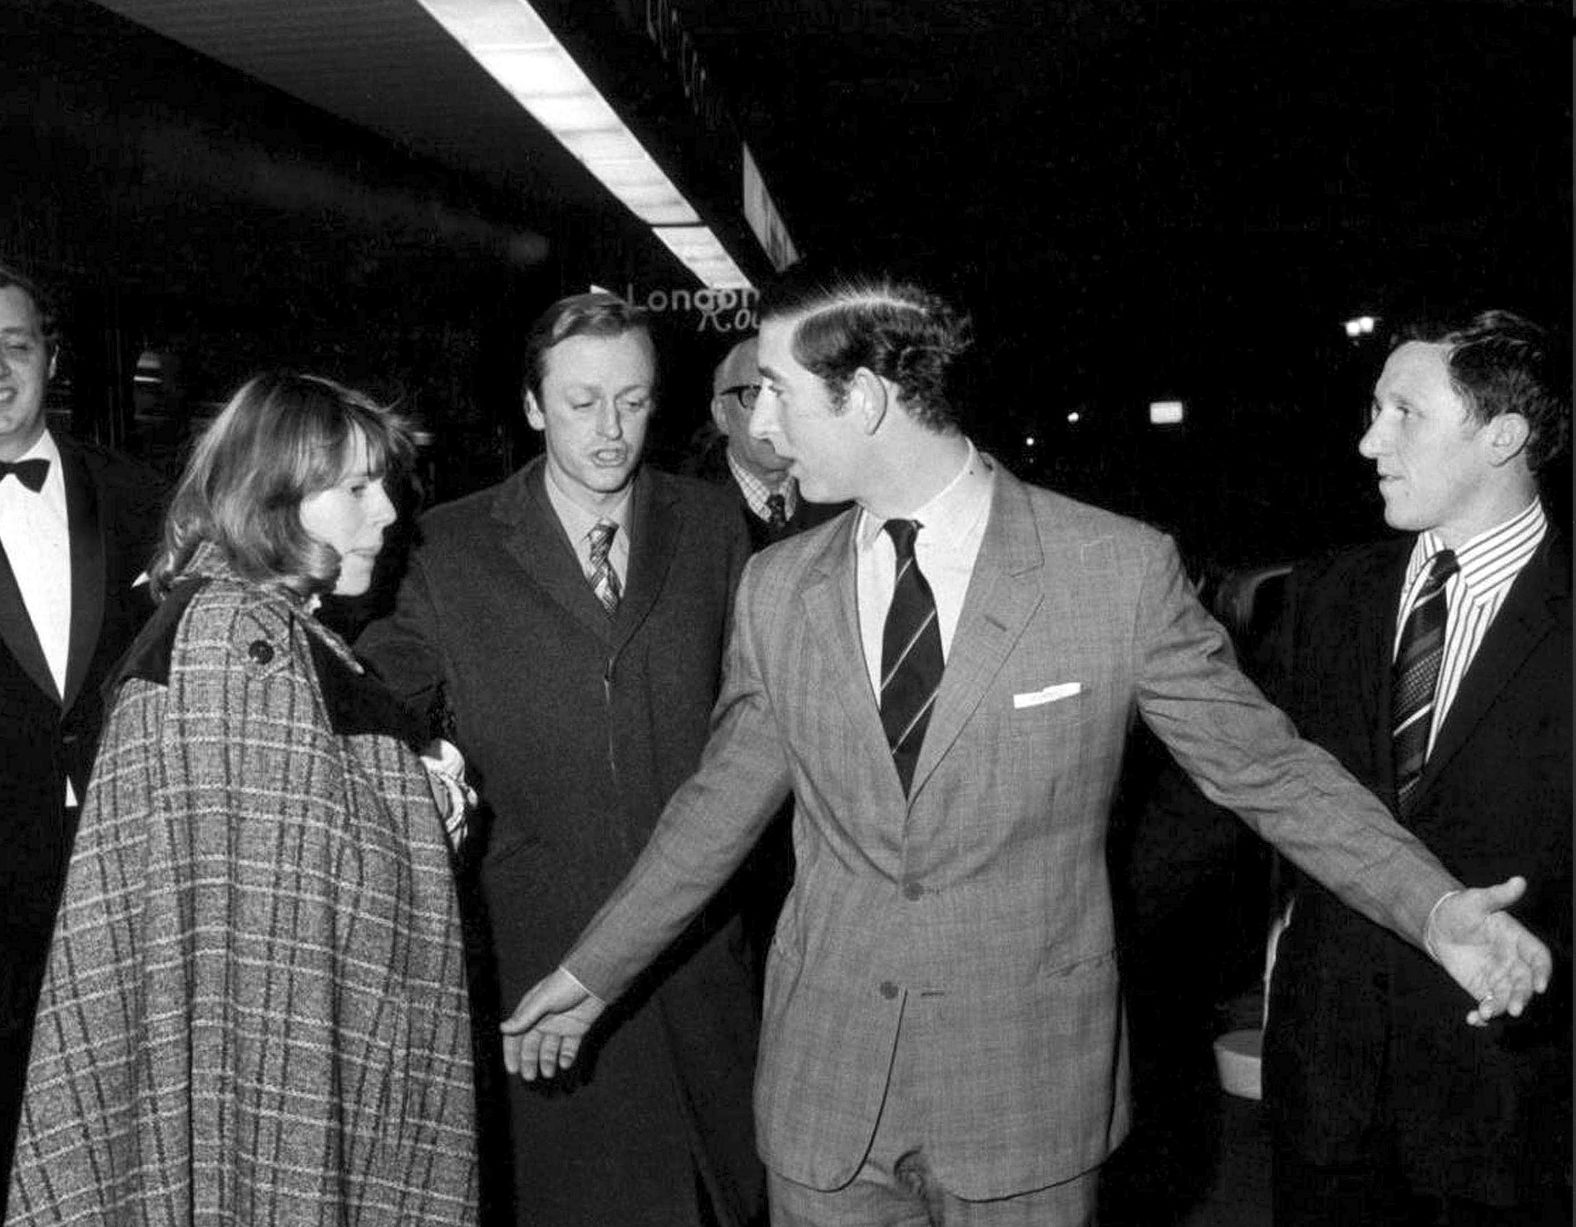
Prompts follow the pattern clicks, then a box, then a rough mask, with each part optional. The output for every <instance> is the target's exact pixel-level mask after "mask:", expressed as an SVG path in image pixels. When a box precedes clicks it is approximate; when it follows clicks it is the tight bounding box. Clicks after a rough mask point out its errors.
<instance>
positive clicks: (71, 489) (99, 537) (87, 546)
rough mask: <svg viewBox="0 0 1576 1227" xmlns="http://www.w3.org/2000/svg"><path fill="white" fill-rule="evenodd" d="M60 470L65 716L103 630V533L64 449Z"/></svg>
mask: <svg viewBox="0 0 1576 1227" xmlns="http://www.w3.org/2000/svg"><path fill="white" fill-rule="evenodd" d="M60 468H61V476H62V477H63V478H64V479H65V483H66V522H67V524H68V525H69V532H70V535H71V644H70V647H69V648H68V649H67V653H66V694H65V701H64V703H63V704H62V709H63V710H66V711H69V710H70V709H71V705H72V704H73V703H75V702H76V701H77V695H78V694H80V693H81V691H82V682H83V679H84V678H86V677H87V674H88V667H89V666H90V665H91V664H92V663H93V652H94V647H95V645H96V644H97V643H98V638H99V631H100V630H101V629H102V628H103V625H104V597H105V590H104V589H105V572H104V532H103V523H102V520H101V518H100V516H99V504H98V492H97V490H96V489H94V486H93V481H92V479H91V478H90V476H89V475H88V471H87V466H86V465H85V464H83V462H82V458H81V457H80V456H79V455H78V454H77V453H76V451H75V450H73V449H72V448H70V447H69V446H66V445H62V446H61V448H60Z"/></svg>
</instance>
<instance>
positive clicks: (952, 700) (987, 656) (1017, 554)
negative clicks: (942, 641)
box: [909, 466, 1076, 799]
mask: <svg viewBox="0 0 1576 1227" xmlns="http://www.w3.org/2000/svg"><path fill="white" fill-rule="evenodd" d="M1069 562H1070V563H1075V562H1076V560H1075V559H1069ZM1044 571H1045V554H1044V550H1043V547H1042V545H1041V542H1040V535H1039V531H1038V529H1037V528H1036V526H1035V519H1034V511H1033V508H1032V507H1031V505H1030V503H1029V497H1028V492H1027V491H1026V490H1025V489H1024V487H1023V485H1022V483H1021V482H1019V481H1018V480H1017V479H1016V478H1014V477H1012V476H1010V475H1009V474H1008V473H1007V472H1006V471H1005V470H1003V469H1001V468H1000V467H999V466H998V467H997V470H996V489H995V492H994V494H993V496H992V498H991V509H990V518H989V520H988V521H987V522H986V525H985V536H984V539H983V540H982V541H981V543H980V552H979V557H978V558H977V559H976V560H975V563H974V574H973V575H972V577H970V580H969V588H968V592H967V594H966V595H965V596H964V600H963V609H962V612H961V614H960V616H959V618H958V626H957V630H956V631H955V632H954V633H953V636H952V651H951V653H950V654H949V656H948V659H947V667H946V669H945V671H944V672H943V673H942V675H941V688H940V690H938V691H937V693H936V707H935V710H934V711H933V712H932V713H931V717H930V726H929V727H928V728H927V729H926V730H925V741H924V744H923V745H922V746H921V747H920V751H919V761H918V762H917V763H915V765H914V782H913V784H912V785H911V787H910V788H909V797H910V799H912V798H913V797H915V796H917V795H918V794H919V790H920V789H921V788H922V787H923V786H924V783H925V781H926V779H928V778H929V776H930V774H931V772H933V771H934V770H935V769H936V765H937V764H938V763H939V762H940V761H941V759H942V757H943V756H944V755H945V754H946V753H947V751H948V750H949V749H951V748H952V745H953V743H954V742H956V741H957V739H958V736H959V734H960V733H962V731H963V728H964V726H965V725H966V724H967V723H968V721H969V718H970V717H971V716H973V714H974V712H975V709H976V708H978V707H979V705H980V701H981V699H983V698H984V695H985V691H986V688H987V687H988V686H989V685H990V683H991V680H992V679H993V678H995V676H996V674H997V673H998V672H1000V670H1001V667H1002V664H1003V662H1005V661H1006V659H1007V656H1008V654H1009V653H1010V652H1011V651H1012V648H1013V645H1014V644H1015V643H1017V642H1018V639H1019V637H1020V636H1022V634H1023V631H1024V628H1025V627H1026V626H1028V624H1029V619H1030V618H1031V617H1033V616H1034V613H1035V611H1036V610H1037V609H1039V607H1040V605H1041V603H1042V602H1043V601H1046V600H1050V601H1053V602H1055V601H1060V602H1063V603H1066V602H1069V601H1070V600H1071V599H1072V596H1071V585H1068V584H1062V585H1058V587H1057V591H1056V592H1054V593H1048V592H1047V591H1046V589H1047V587H1048V585H1046V584H1045V583H1044V582H1043V580H1044ZM1051 614H1052V624H1053V625H1066V623H1067V620H1066V619H1065V618H1063V619H1060V620H1059V621H1058V620H1057V619H1056V611H1055V610H1054V609H1053V610H1052V611H1051Z"/></svg>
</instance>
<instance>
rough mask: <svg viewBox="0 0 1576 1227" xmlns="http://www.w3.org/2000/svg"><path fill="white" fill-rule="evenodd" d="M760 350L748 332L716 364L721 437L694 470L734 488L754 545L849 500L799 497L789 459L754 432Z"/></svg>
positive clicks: (823, 516)
mask: <svg viewBox="0 0 1576 1227" xmlns="http://www.w3.org/2000/svg"><path fill="white" fill-rule="evenodd" d="M756 350H757V345H756V339H755V337H753V336H750V337H746V338H745V339H744V340H742V341H740V342H739V343H738V344H736V345H735V346H734V347H733V348H732V349H730V350H729V351H728V353H727V355H726V356H725V357H724V358H723V360H722V361H721V362H719V363H718V364H717V369H716V371H715V372H713V374H712V379H711V387H712V397H711V418H712V421H713V422H715V423H716V425H717V429H718V431H720V432H721V434H722V436H723V442H722V443H720V444H719V445H717V446H715V447H714V448H712V449H709V450H708V451H707V452H706V453H705V454H703V455H702V456H701V457H700V458H699V459H698V460H697V462H696V463H695V464H694V465H693V466H692V471H693V472H694V474H695V476H697V477H700V478H703V479H705V480H707V481H711V482H713V483H715V484H717V485H724V484H726V485H731V486H732V487H733V489H734V490H735V491H736V492H737V494H738V496H739V504H740V506H741V507H742V508H743V510H744V522H745V525H746V527H747V528H748V529H749V532H750V545H751V546H752V547H753V548H754V549H756V550H762V549H765V548H766V547H767V546H768V545H774V544H776V543H777V542H778V541H781V540H782V539H783V538H784V537H791V536H792V535H793V534H794V533H797V532H802V531H803V530H804V529H806V528H813V527H815V525H817V524H820V523H822V522H824V521H826V520H830V519H831V518H832V517H833V516H835V515H837V514H838V513H839V512H841V511H843V510H844V509H845V508H846V507H848V504H847V503H811V502H807V501H806V500H805V499H803V498H801V497H800V495H799V483H798V482H796V481H795V480H794V479H793V478H792V477H790V476H789V474H788V461H787V460H785V459H783V457H781V456H779V455H778V454H777V449H776V448H774V447H773V446H772V445H771V443H770V442H769V441H767V440H765V439H757V438H754V437H753V436H752V435H751V434H750V411H751V410H752V409H754V408H755V398H756V397H757V396H758V395H759V394H760V390H761V375H760V371H759V370H758V369H757V368H756V365H755V361H756Z"/></svg>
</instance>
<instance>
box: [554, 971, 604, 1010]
mask: <svg viewBox="0 0 1576 1227" xmlns="http://www.w3.org/2000/svg"><path fill="white" fill-rule="evenodd" d="M558 970H559V971H561V972H563V973H564V975H566V976H568V977H569V978H570V979H571V980H572V981H574V985H575V987H576V988H578V989H579V990H580V991H581V992H582V993H584V994H585V995H586V996H587V997H589V998H591V1000H593V1001H595V1002H597V1003H598V1004H600V1005H606V1004H607V1002H605V1001H603V1000H602V998H600V997H598V996H597V995H596V994H595V993H593V992H592V991H591V990H590V989H588V988H587V987H586V986H585V982H584V981H582V980H581V979H580V977H579V976H577V975H575V973H574V972H572V971H570V970H569V968H567V967H564V966H562V965H560V966H559V968H558Z"/></svg>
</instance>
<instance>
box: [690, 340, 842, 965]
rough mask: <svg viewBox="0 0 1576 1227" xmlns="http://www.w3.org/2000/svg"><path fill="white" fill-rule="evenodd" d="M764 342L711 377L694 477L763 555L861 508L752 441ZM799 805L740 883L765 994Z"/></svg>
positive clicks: (758, 849)
mask: <svg viewBox="0 0 1576 1227" xmlns="http://www.w3.org/2000/svg"><path fill="white" fill-rule="evenodd" d="M758 354H759V342H758V340H757V338H756V337H755V336H754V335H751V336H748V337H746V338H745V339H744V340H742V341H739V342H738V343H736V344H735V345H734V346H733V347H732V348H731V349H730V350H728V352H727V353H726V354H725V355H724V356H723V359H722V361H721V362H719V363H718V364H717V369H716V370H715V371H713V372H712V376H711V388H712V397H711V420H712V421H713V422H714V423H715V424H716V427H717V430H718V432H719V434H720V436H721V437H720V438H718V439H717V440H715V441H714V442H713V443H712V444H711V446H709V447H707V448H706V449H705V451H703V452H702V453H701V454H700V455H699V456H698V457H697V458H696V459H695V461H694V462H693V463H692V464H691V465H689V466H688V471H689V472H690V473H691V474H692V475H693V476H695V477H699V478H701V479H702V480H703V481H709V482H711V483H713V484H714V485H718V486H726V487H727V488H728V489H730V490H731V491H732V492H733V493H734V495H735V496H736V497H737V500H738V505H739V509H740V510H741V511H742V512H743V514H744V526H745V528H746V529H747V530H748V531H749V534H750V548H751V550H752V551H754V552H756V553H759V552H760V551H761V550H764V549H765V548H766V547H767V546H769V545H775V544H776V543H777V542H779V541H782V540H783V539H785V538H787V537H791V536H793V535H794V534H795V533H799V532H803V531H804V530H805V529H807V528H814V527H815V526H816V525H817V524H821V523H824V522H825V521H827V520H830V519H831V518H832V517H833V516H836V515H838V514H840V513H841V512H843V511H844V510H846V509H847V508H848V507H851V506H852V505H853V504H851V503H847V502H841V503H812V502H809V501H808V500H806V499H804V498H801V497H800V495H799V483H798V482H797V481H795V480H794V478H793V477H792V476H790V475H789V472H788V464H789V462H788V461H787V460H785V459H784V458H783V457H782V456H781V455H779V454H778V452H777V449H776V448H775V447H773V446H772V445H771V442H770V441H769V440H767V439H757V438H756V437H755V436H753V435H752V434H750V414H751V412H752V411H753V410H754V409H755V400H756V397H758V396H759V395H760V392H761V372H760V369H759V367H758V366H757V365H756V359H757V356H758ZM792 818H793V800H792V798H790V799H789V800H788V801H786V802H784V804H783V806H782V808H781V810H780V811H779V812H778V815H777V817H776V818H775V819H774V820H773V821H772V823H771V825H770V826H768V827H767V828H766V832H765V834H763V835H762V836H761V839H760V842H759V843H757V844H756V846H755V851H754V852H752V853H751V854H750V859H749V860H748V861H746V862H745V864H744V867H743V868H742V869H741V870H740V872H739V875H738V877H737V878H736V879H735V882H736V889H737V890H738V893H739V898H740V916H741V918H742V919H743V922H744V936H745V942H746V947H747V954H746V957H747V958H748V959H749V961H750V964H751V969H752V972H753V974H754V977H755V984H756V990H757V992H759V991H761V989H762V987H763V981H764V978H765V968H766V954H767V952H768V951H769V950H770V949H771V943H772V930H773V929H774V928H775V927H776V925H777V914H778V913H779V912H780V911H781V910H782V904H783V900H784V899H785V898H787V895H788V888H789V887H790V886H792V885H793V869H794V862H793V837H792V832H791V830H790V824H791V822H792Z"/></svg>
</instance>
